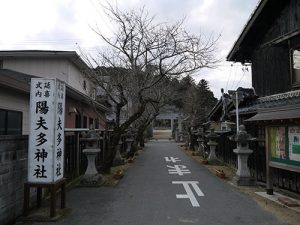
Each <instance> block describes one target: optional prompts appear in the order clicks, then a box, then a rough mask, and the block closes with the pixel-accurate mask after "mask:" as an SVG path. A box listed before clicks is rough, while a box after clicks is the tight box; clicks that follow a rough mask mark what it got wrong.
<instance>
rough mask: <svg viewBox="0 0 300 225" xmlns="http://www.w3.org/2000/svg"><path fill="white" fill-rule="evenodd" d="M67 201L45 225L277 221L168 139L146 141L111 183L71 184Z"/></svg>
mask: <svg viewBox="0 0 300 225" xmlns="http://www.w3.org/2000/svg"><path fill="white" fill-rule="evenodd" d="M67 200H68V201H67V206H68V207H70V208H72V212H71V213H70V214H69V215H67V216H66V217H65V218H63V219H61V220H59V221H57V222H56V223H49V224H52V225H53V224H57V225H179V224H180V225H182V224H197V225H200V224H203V225H219V224H220V225H221V224H222V225H227V224H228V225H237V224H241V225H247V224H249V225H250V224H251V225H259V224H264V225H266V224H270V225H271V224H272V225H279V224H283V223H281V222H280V221H278V220H277V219H276V218H275V217H273V216H272V215H271V214H269V213H267V212H266V211H264V210H263V209H261V208H260V207H259V206H258V205H257V204H256V203H255V202H254V201H253V200H252V199H250V198H249V197H248V196H246V195H244V194H242V193H239V192H237V191H236V190H235V189H234V188H233V187H232V186H231V185H229V184H228V183H226V182H224V181H223V180H221V179H219V178H218V177H216V176H214V175H212V174H211V173H210V172H209V171H208V170H207V169H206V168H204V167H202V166H200V165H198V164H196V163H195V162H194V161H193V160H192V159H190V158H189V157H188V156H186V155H185V154H184V153H183V152H182V151H181V150H180V149H179V147H178V146H177V144H176V143H174V142H172V141H168V140H164V141H163V140H160V141H151V142H149V143H147V145H146V147H145V151H144V152H143V153H142V154H140V156H139V157H138V158H137V160H136V161H135V163H134V164H133V165H132V166H131V167H130V168H129V169H128V170H127V171H126V174H125V177H124V178H123V179H122V180H121V181H120V183H119V184H118V185H117V186H116V187H100V188H75V189H73V190H71V191H70V192H68V194H67ZM31 224H34V225H37V224H41V225H46V224H47V223H31Z"/></svg>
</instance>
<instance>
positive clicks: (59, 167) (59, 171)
mask: <svg viewBox="0 0 300 225" xmlns="http://www.w3.org/2000/svg"><path fill="white" fill-rule="evenodd" d="M60 175H61V163H57V167H56V176H57V177H58V176H60Z"/></svg>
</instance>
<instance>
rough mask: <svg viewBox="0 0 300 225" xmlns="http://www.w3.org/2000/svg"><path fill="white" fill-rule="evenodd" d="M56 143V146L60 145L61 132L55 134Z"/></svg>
mask: <svg viewBox="0 0 300 225" xmlns="http://www.w3.org/2000/svg"><path fill="white" fill-rule="evenodd" d="M56 140H57V145H56V146H59V145H60V143H61V141H62V139H61V133H58V134H57V139H56Z"/></svg>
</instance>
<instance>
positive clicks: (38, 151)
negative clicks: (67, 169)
mask: <svg viewBox="0 0 300 225" xmlns="http://www.w3.org/2000/svg"><path fill="white" fill-rule="evenodd" d="M65 92H66V87H65V84H64V83H63V82H61V81H59V80H57V79H42V78H33V79H31V89H30V135H29V150H28V181H29V182H36V183H50V182H55V181H57V180H59V179H61V178H63V171H64V118H65V116H64V115H65Z"/></svg>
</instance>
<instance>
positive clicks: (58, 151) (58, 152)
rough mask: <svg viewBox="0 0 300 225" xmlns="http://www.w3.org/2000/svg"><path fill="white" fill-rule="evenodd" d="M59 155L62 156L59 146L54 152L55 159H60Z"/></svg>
mask: <svg viewBox="0 0 300 225" xmlns="http://www.w3.org/2000/svg"><path fill="white" fill-rule="evenodd" d="M61 156H62V151H61V148H58V149H57V152H56V159H57V160H60V159H61Z"/></svg>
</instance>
